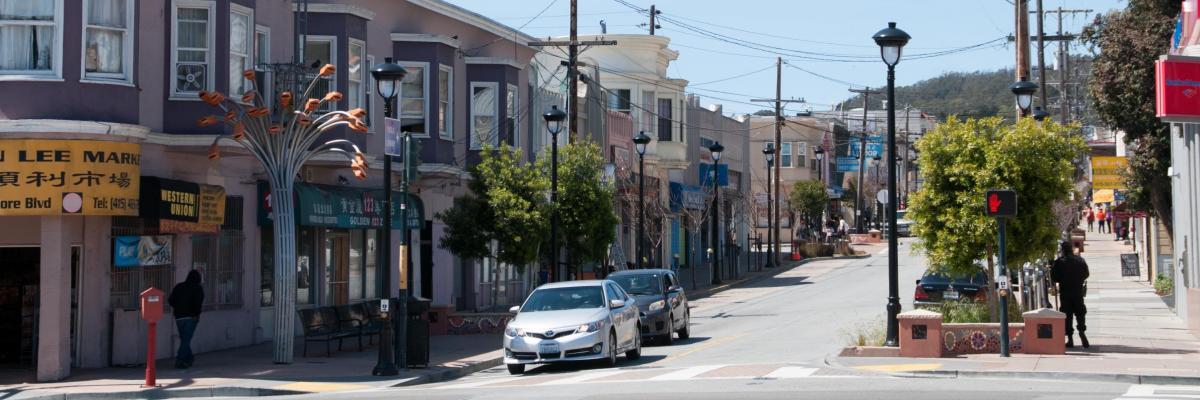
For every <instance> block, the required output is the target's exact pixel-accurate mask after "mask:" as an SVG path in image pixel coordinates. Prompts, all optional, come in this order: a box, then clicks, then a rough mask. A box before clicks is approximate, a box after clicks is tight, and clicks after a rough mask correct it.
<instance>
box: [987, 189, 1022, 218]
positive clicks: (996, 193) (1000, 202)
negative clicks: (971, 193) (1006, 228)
mask: <svg viewBox="0 0 1200 400" xmlns="http://www.w3.org/2000/svg"><path fill="white" fill-rule="evenodd" d="M984 210H985V211H986V212H987V216H989V217H1015V216H1017V192H1014V191H1011V190H989V191H988V192H987V196H986V197H985V198H984Z"/></svg>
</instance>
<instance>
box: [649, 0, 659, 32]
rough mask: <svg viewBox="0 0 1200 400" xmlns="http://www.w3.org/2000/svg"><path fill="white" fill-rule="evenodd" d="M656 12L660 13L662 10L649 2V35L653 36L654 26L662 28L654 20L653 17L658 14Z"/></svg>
mask: <svg viewBox="0 0 1200 400" xmlns="http://www.w3.org/2000/svg"><path fill="white" fill-rule="evenodd" d="M658 14H662V11H659V10H658V7H655V6H654V5H653V4H651V5H650V36H654V28H662V27H661V26H658V23H657V22H655V21H654V19H655V18H656V17H657V16H658Z"/></svg>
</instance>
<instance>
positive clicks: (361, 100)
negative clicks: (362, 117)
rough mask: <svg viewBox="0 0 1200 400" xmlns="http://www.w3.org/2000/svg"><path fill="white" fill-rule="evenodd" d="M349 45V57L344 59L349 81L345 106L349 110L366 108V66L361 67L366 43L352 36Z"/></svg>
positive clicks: (365, 51)
mask: <svg viewBox="0 0 1200 400" xmlns="http://www.w3.org/2000/svg"><path fill="white" fill-rule="evenodd" d="M349 46H350V47H349V50H350V59H349V60H347V61H346V73H347V74H349V77H348V78H349V79H348V81H349V82H350V87H349V88H346V100H347V102H348V103H347V105H346V108H347V109H350V110H353V109H356V108H361V109H364V110H366V109H367V106H366V104H367V91H366V90H365V87H364V86H365V85H366V84H365V82H366V81H367V79H366V77H367V68H364V67H363V61H365V59H364V57H366V53H367V45H366V43H365V42H363V41H361V40H358V39H353V38H352V39H350V43H349ZM363 122H368V121H363ZM368 123H369V122H368Z"/></svg>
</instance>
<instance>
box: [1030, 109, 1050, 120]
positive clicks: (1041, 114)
mask: <svg viewBox="0 0 1200 400" xmlns="http://www.w3.org/2000/svg"><path fill="white" fill-rule="evenodd" d="M1049 117H1050V113H1048V112H1046V110H1043V109H1042V106H1037V107H1034V108H1033V119H1034V120H1035V121H1039V122H1040V121H1045V120H1046V118H1049Z"/></svg>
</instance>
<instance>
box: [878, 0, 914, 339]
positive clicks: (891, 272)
mask: <svg viewBox="0 0 1200 400" xmlns="http://www.w3.org/2000/svg"><path fill="white" fill-rule="evenodd" d="M872 38H873V39H875V44H877V45H879V55H880V57H881V58H883V62H884V63H885V64H887V67H888V73H887V82H888V85H887V87H888V88H887V96H888V104H887V116H888V118H887V123H888V139H887V142H888V143H887V145H888V151H887V153H888V166H889V168H888V187H891V188H895V187H896V157H894V156H893V155H894V154H896V64H898V63H900V54H901V51H902V50H903V49H904V45H905V44H908V39H909V38H911V37H910V36H908V33H905V32H904V31H902V30H900V29H898V28H896V23H895V22H888V27H887V28H884V29H883V30H881V31H879V32H876V33H875V36H873V37H872ZM899 253H900V249H899V242H898V238H897V236H896V191H895V190H889V191H888V304H887V313H888V320H887V340H886V341H885V342H884V345H886V346H891V347H896V346H899V345H900V340H899V331H900V323H899V320H898V319H897V315H899V314H900V289H899V282H898V280H899V271H898V270H899V265H898V261H899V260H898V259H897V258H896V257H897V255H898V254H899Z"/></svg>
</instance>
